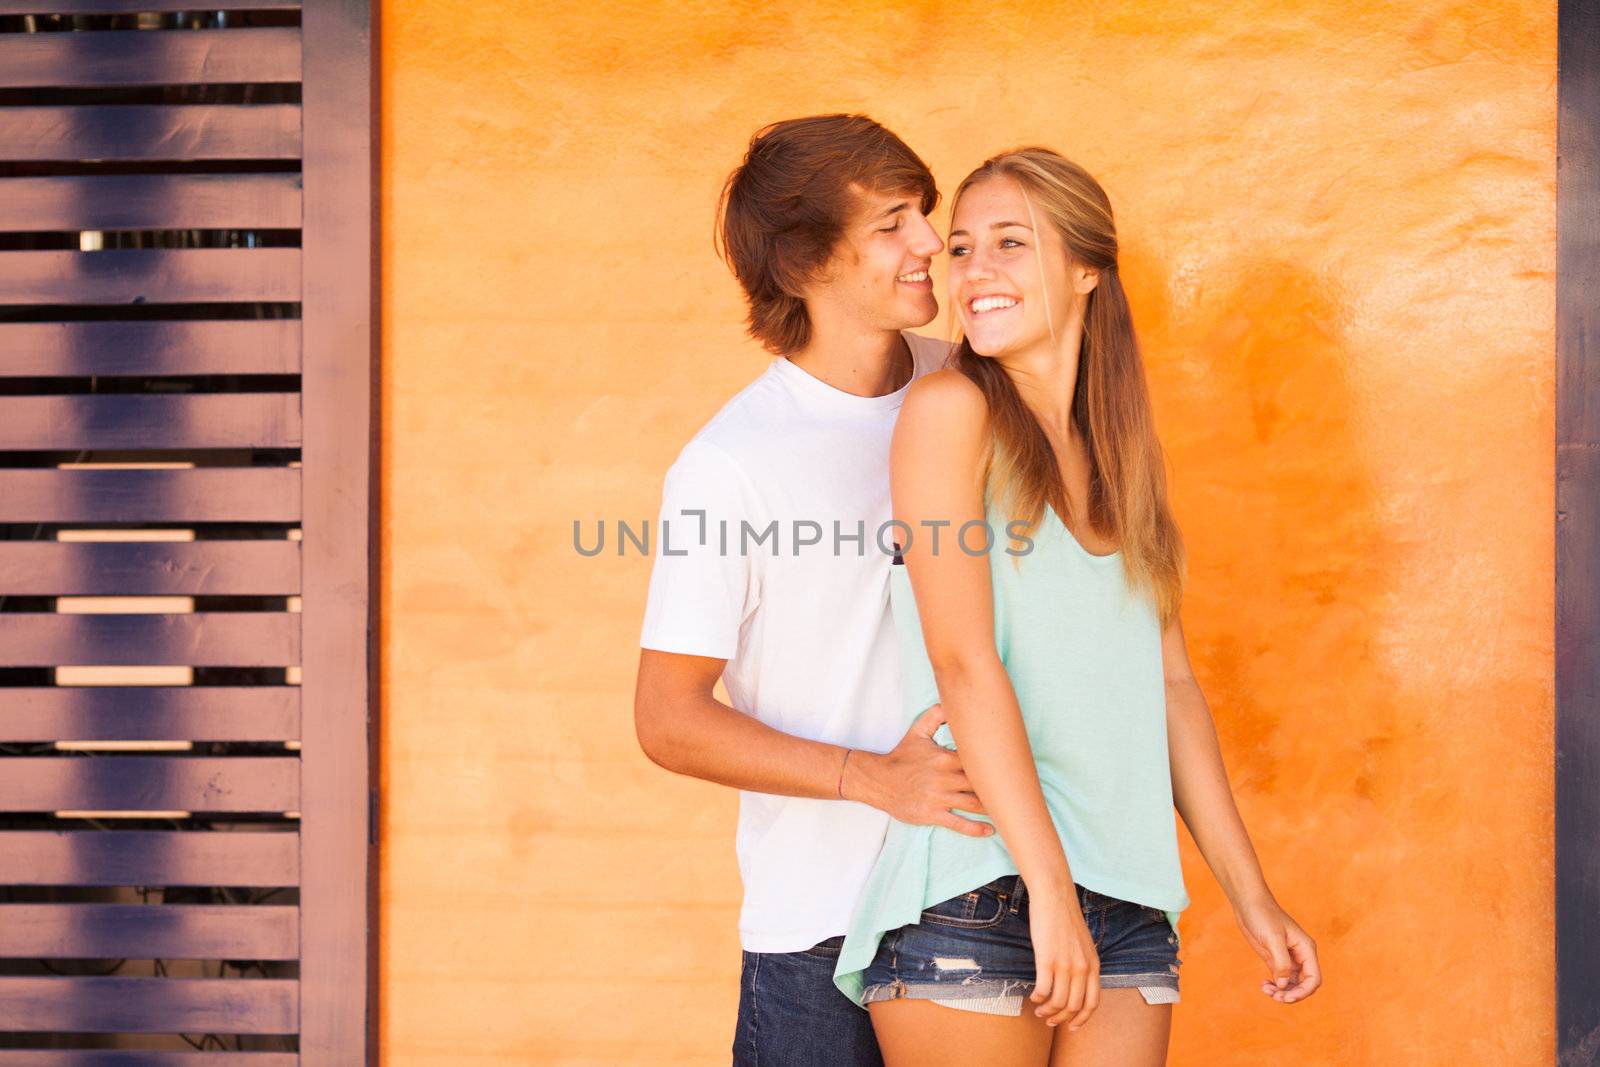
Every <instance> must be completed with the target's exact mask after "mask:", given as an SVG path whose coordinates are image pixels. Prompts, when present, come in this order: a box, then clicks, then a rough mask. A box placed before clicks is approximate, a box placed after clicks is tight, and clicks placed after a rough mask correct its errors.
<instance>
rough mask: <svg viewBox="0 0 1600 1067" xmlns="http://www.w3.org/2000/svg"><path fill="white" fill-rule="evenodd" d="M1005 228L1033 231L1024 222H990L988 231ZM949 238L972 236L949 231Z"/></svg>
mask: <svg viewBox="0 0 1600 1067" xmlns="http://www.w3.org/2000/svg"><path fill="white" fill-rule="evenodd" d="M1007 226H1021V227H1022V228H1023V229H1024V230H1028V231H1032V230H1033V227H1032V226H1029V225H1028V224H1027V223H1025V222H991V223H990V224H989V229H991V230H1003V229H1005V228H1006V227H1007ZM950 236H951V237H970V236H972V235H971V234H969V233H968V232H967V231H966V230H951V231H950Z"/></svg>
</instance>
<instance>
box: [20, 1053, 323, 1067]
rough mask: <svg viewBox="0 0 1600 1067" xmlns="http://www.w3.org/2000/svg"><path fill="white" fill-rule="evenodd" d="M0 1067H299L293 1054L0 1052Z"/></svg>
mask: <svg viewBox="0 0 1600 1067" xmlns="http://www.w3.org/2000/svg"><path fill="white" fill-rule="evenodd" d="M0 1067H300V1057H299V1056H298V1055H297V1054H296V1053H293V1052H155V1051H152V1050H148V1049H24V1050H20V1051H17V1050H12V1051H8V1050H6V1049H0Z"/></svg>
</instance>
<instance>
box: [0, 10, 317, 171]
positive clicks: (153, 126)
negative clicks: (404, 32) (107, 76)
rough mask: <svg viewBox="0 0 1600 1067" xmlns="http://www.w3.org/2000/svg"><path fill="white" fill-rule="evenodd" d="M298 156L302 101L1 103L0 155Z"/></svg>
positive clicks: (18, 157)
mask: <svg viewBox="0 0 1600 1067" xmlns="http://www.w3.org/2000/svg"><path fill="white" fill-rule="evenodd" d="M140 6H141V7H142V6H143V5H140ZM147 32H152V31H147ZM184 32H192V31H184ZM298 158H300V105H298V104H167V105H160V104H148V105H147V104H116V105H107V106H85V107H5V108H0V160H8V161H13V162H23V161H29V162H46V161H52V160H56V161H65V160H135V159H298Z"/></svg>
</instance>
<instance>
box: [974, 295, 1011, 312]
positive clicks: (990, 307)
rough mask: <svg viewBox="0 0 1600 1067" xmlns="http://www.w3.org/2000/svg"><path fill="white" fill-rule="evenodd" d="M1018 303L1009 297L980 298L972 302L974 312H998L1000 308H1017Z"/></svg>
mask: <svg viewBox="0 0 1600 1067" xmlns="http://www.w3.org/2000/svg"><path fill="white" fill-rule="evenodd" d="M1016 306H1017V302H1016V301H1015V300H1013V299H1011V298H1010V297H1009V296H980V297H978V299H976V300H974V301H973V302H972V310H973V311H974V312H982V311H996V310H998V309H1000V308H1009V307H1016Z"/></svg>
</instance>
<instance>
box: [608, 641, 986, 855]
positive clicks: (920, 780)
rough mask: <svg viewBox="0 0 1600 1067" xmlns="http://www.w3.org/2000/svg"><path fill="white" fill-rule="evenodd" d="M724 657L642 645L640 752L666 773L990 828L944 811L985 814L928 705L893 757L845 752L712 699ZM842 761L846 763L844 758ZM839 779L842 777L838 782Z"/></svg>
mask: <svg viewBox="0 0 1600 1067" xmlns="http://www.w3.org/2000/svg"><path fill="white" fill-rule="evenodd" d="M725 663H726V661H725V660H721V659H715V658H712V657H708V656H688V655H681V654H679V653H675V652H658V651H655V650H654V649H648V648H647V649H643V650H641V652H640V655H639V680H638V685H637V687H636V689H635V692H634V700H633V717H634V726H635V729H636V730H637V732H638V735H639V746H640V747H641V748H642V749H644V753H645V755H647V756H649V757H650V759H651V761H652V762H654V763H656V764H658V765H659V766H661V767H665V768H666V769H667V770H669V771H674V772H676V773H678V774H686V775H689V776H690V777H693V778H703V779H705V780H706V781H709V782H716V783H718V784H719V785H726V786H732V787H733V788H736V789H747V790H750V791H751V792H756V793H774V794H777V795H780V796H791V797H814V798H819V799H837V798H838V797H839V793H840V789H841V785H842V789H843V794H844V799H846V800H858V801H861V802H862V803H864V804H870V805H871V806H872V807H875V808H878V809H880V810H882V811H886V812H888V813H889V814H890V815H892V816H894V817H895V818H896V819H899V820H900V821H901V822H907V823H916V824H920V825H927V826H945V827H949V828H950V829H952V830H956V831H958V832H960V833H964V834H968V835H970V836H973V837H986V836H988V835H989V834H992V833H993V832H994V828H993V827H992V826H990V825H989V824H988V823H982V822H977V821H974V820H972V819H966V818H962V817H961V816H959V815H956V814H955V813H954V812H952V811H951V810H950V809H951V808H960V809H961V810H963V811H970V812H975V813H979V814H982V813H983V808H982V807H981V806H980V805H979V803H978V798H977V797H976V796H974V795H973V793H972V788H971V786H970V785H969V784H968V783H967V777H966V774H965V773H964V772H963V771H962V770H961V761H960V757H958V756H957V755H956V754H955V753H954V752H951V751H950V750H949V749H946V748H944V747H943V746H941V745H939V744H937V743H935V742H934V740H933V734H934V731H936V730H937V729H938V728H939V726H940V724H941V723H943V722H944V717H943V712H942V711H941V709H940V708H939V706H938V705H934V706H933V707H932V708H930V709H929V710H928V711H926V712H924V713H923V714H922V715H921V716H920V717H919V718H918V719H917V721H916V722H915V723H913V724H912V726H911V729H910V730H908V731H907V732H906V735H905V737H904V738H902V739H901V741H900V743H899V744H898V745H896V746H895V748H894V750H893V751H892V752H888V753H883V754H879V753H875V752H867V751H864V750H862V749H854V750H847V749H846V748H844V747H843V746H841V745H830V744H827V743H825V742H821V741H809V740H806V739H804V738H799V737H793V736H790V735H789V734H786V733H783V732H782V731H780V730H775V729H773V728H772V727H770V726H768V725H767V724H765V723H763V722H761V721H760V720H758V719H756V718H755V717H753V716H750V715H746V714H744V713H743V712H741V711H738V710H737V709H734V708H730V707H729V706H728V705H726V704H724V703H722V702H721V701H720V700H718V699H717V698H716V697H715V696H714V695H713V688H714V687H715V685H716V684H717V679H718V678H720V677H721V676H722V668H723V665H724V664H725ZM847 751H848V752H849V759H848V760H846V759H845V755H846V752H847ZM841 773H842V777H841Z"/></svg>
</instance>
